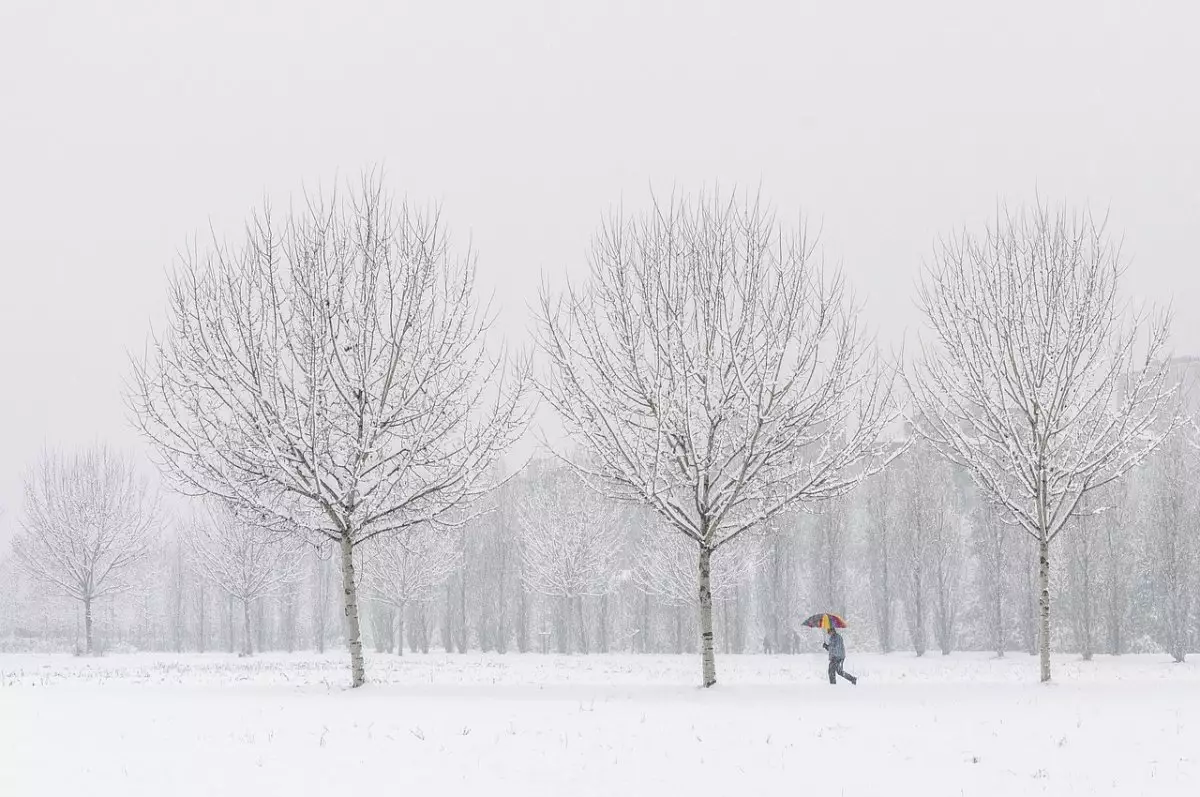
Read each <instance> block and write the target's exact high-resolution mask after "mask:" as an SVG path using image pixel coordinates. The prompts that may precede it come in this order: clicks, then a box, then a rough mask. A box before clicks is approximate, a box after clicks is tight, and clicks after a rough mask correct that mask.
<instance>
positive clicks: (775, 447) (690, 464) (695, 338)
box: [541, 196, 891, 687]
mask: <svg viewBox="0 0 1200 797" xmlns="http://www.w3.org/2000/svg"><path fill="white" fill-rule="evenodd" d="M590 265H591V279H590V282H589V283H588V284H587V285H586V286H585V287H582V288H579V289H577V288H573V287H568V288H567V290H566V292H565V294H564V295H563V296H561V297H560V298H557V299H555V298H552V297H551V296H550V294H549V293H544V294H543V297H542V318H541V347H542V349H543V351H544V352H545V353H546V355H547V357H548V358H549V361H550V370H549V374H548V376H547V379H546V380H545V382H544V384H543V385H542V395H543V396H544V397H545V399H546V400H547V401H548V402H549V403H550V404H551V405H552V406H553V407H554V408H555V410H557V412H558V414H559V415H560V417H561V418H562V420H563V422H564V423H565V426H566V428H567V431H568V432H569V433H570V434H571V435H572V436H573V437H574V439H575V440H576V441H578V442H579V443H580V444H581V445H582V447H583V449H584V453H585V454H586V456H587V462H586V463H584V462H578V463H575V466H576V468H577V469H578V470H579V471H580V473H581V474H583V476H584V478H585V479H586V480H587V481H588V482H589V484H590V485H591V486H592V487H593V488H594V489H596V490H597V491H600V492H602V493H605V494H607V495H610V496H612V497H616V498H620V499H623V500H628V501H634V502H638V503H642V504H644V505H647V506H649V507H650V508H652V509H653V510H654V511H655V512H657V513H658V514H659V516H660V517H661V518H662V519H663V520H664V521H665V523H664V524H663V525H662V526H661V527H659V530H660V531H664V530H670V531H669V533H674V534H679V535H681V536H682V537H683V538H684V539H685V540H687V541H688V542H689V543H690V544H691V545H692V546H693V552H694V554H695V563H694V566H693V568H692V570H693V572H694V574H695V584H694V591H695V592H696V593H697V596H698V600H697V605H698V607H699V629H700V649H701V665H702V667H701V673H702V682H703V684H704V686H706V687H707V686H712V685H713V684H715V683H716V663H715V658H714V651H713V618H712V589H713V583H712V558H713V555H714V554H715V553H716V552H718V551H719V550H720V549H721V548H722V547H724V546H726V545H730V544H732V543H733V542H735V541H736V540H737V539H738V538H739V537H741V536H742V535H744V534H746V533H748V532H750V531H752V530H754V529H759V528H762V527H763V524H764V523H766V522H767V521H768V520H770V519H771V518H773V517H775V516H776V515H779V514H781V513H783V512H785V511H787V510H789V509H795V508H797V507H799V506H801V505H803V504H805V503H809V502H815V501H823V500H826V499H829V498H835V497H838V496H840V495H843V494H845V493H846V492H848V491H849V490H850V489H851V488H852V487H854V486H855V485H856V484H857V483H858V482H859V481H860V480H861V479H862V478H863V477H864V475H866V474H868V473H870V472H872V471H873V470H874V469H876V468H877V467H879V463H880V460H881V457H882V454H883V450H882V446H881V444H880V442H879V435H880V432H881V430H882V429H883V428H884V426H885V425H886V424H887V422H888V421H889V420H890V417H891V416H890V413H889V409H888V408H889V398H890V383H889V382H888V381H887V380H885V379H883V378H881V377H880V376H879V372H878V370H877V369H876V368H875V363H874V360H873V357H872V354H871V349H870V348H869V347H868V345H867V343H866V340H865V339H864V336H863V334H862V332H861V330H860V327H859V322H858V318H859V314H858V308H857V307H856V306H855V305H854V304H853V303H852V302H850V301H847V300H846V299H845V297H844V294H843V289H842V283H841V281H840V279H836V278H835V279H833V280H827V279H825V278H824V276H823V275H822V273H821V271H820V269H819V268H818V266H817V264H816V263H815V262H814V260H813V258H812V249H811V247H810V246H809V244H808V243H807V241H806V240H805V238H804V236H803V234H802V233H793V234H787V233H784V232H783V231H782V230H780V229H779V228H778V227H777V226H776V224H775V221H774V219H773V217H772V215H771V213H770V212H769V211H767V210H765V209H764V208H762V207H761V206H760V205H759V204H758V203H757V202H756V201H754V202H748V203H745V204H743V205H737V204H734V203H729V202H725V201H722V200H721V199H719V198H718V197H715V196H714V197H706V198H703V199H701V200H700V201H699V202H697V203H695V204H691V203H688V202H679V203H672V204H671V205H669V206H665V207H664V206H661V205H657V204H656V205H655V207H654V209H653V210H652V211H651V212H650V213H647V214H645V215H644V216H642V217H640V218H638V219H631V220H623V219H614V220H613V221H611V222H610V223H608V224H606V225H605V226H604V227H603V228H602V229H601V231H600V234H599V235H598V237H597V238H596V240H595V242H594V244H593V247H592V252H591V258H590Z"/></svg>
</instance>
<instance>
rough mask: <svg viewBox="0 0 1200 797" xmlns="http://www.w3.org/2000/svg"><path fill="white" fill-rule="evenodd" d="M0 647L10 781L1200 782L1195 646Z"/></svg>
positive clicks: (111, 787)
mask: <svg viewBox="0 0 1200 797" xmlns="http://www.w3.org/2000/svg"><path fill="white" fill-rule="evenodd" d="M848 665H849V666H848V669H850V670H851V671H852V672H856V673H858V674H860V675H861V676H863V680H862V683H861V684H860V685H859V686H858V687H857V688H855V687H851V686H849V685H842V686H839V687H837V688H833V687H830V686H829V685H828V683H825V682H823V680H822V678H823V667H824V663H823V661H822V660H820V659H819V658H816V657H812V656H796V657H790V656H724V657H720V658H718V668H719V669H718V675H719V677H720V678H721V680H722V684H721V685H720V686H719V687H717V688H716V689H714V690H710V691H708V692H702V691H701V690H699V689H697V688H696V687H695V686H694V684H695V682H696V681H697V678H698V669H699V667H698V661H697V660H696V659H694V658H693V657H690V656H688V657H673V656H665V657H641V656H591V657H574V658H572V657H553V656H551V657H543V656H515V655H508V656H441V655H431V656H420V655H417V656H410V657H405V658H404V659H402V660H399V659H396V658H395V657H390V656H379V655H376V656H373V657H371V659H370V660H369V670H368V674H369V676H370V677H371V678H372V683H371V684H370V685H369V686H367V687H366V688H364V689H360V690H356V691H353V692H352V691H349V690H347V689H345V688H344V683H345V681H346V679H347V672H346V670H347V668H346V666H345V661H344V658H343V656H342V655H340V654H330V655H327V656H317V655H309V654H297V655H294V656H286V655H265V656H259V657H256V658H254V659H238V658H236V657H231V656H225V655H220V654H210V655H190V656H189V655H185V656H167V655H153V656H152V655H135V656H117V655H113V656H109V657H105V658H103V659H99V660H86V659H77V658H72V657H69V656H23V655H0V795H3V796H4V797H27V796H28V797H35V796H38V797H41V796H47V797H53V796H54V795H77V794H87V795H90V797H109V796H110V795H120V797H139V796H140V795H154V796H155V797H165V796H167V795H170V797H186V796H190V795H221V796H222V797H240V795H255V796H256V797H266V796H267V795H277V794H278V795H309V794H312V795H331V794H337V795H351V794H368V793H369V794H380V795H382V794H408V793H418V794H422V795H424V794H430V795H448V796H452V797H454V796H457V795H472V797H478V796H479V795H489V796H490V797H497V796H499V795H522V797H533V796H536V795H555V797H559V796H562V797H585V796H589V795H603V796H604V797H633V796H634V795H662V796H663V797H667V796H669V795H677V794H688V795H689V797H694V796H695V795H738V797H749V796H755V795H769V794H779V795H796V794H819V795H822V797H826V796H828V797H836V796H837V795H907V794H914V795H921V797H933V796H934V795H973V796H975V797H990V796H991V795H1036V794H1053V795H1075V794H1078V795H1110V794H1111V795H1154V796H1155V797H1165V796H1166V795H1195V794H1197V793H1200V792H1198V791H1197V790H1198V788H1200V786H1198V784H1200V666H1198V665H1196V664H1192V663H1188V664H1184V665H1173V664H1170V663H1169V662H1168V661H1167V660H1166V658H1165V657H1160V656H1152V657H1123V658H1120V659H1106V658H1099V659H1097V660H1096V661H1095V662H1092V663H1083V662H1080V661H1078V660H1076V659H1075V657H1070V656H1061V657H1059V658H1058V660H1057V662H1056V678H1057V679H1058V682H1057V684H1055V685H1053V686H1050V687H1043V686H1040V685H1038V684H1037V683H1035V682H1034V680H1035V678H1036V662H1035V660H1033V659H1032V658H1030V657H1029V656H1027V655H1023V654H1011V655H1010V657H1008V658H1007V659H1004V660H996V659H994V658H992V657H990V656H987V655H956V656H951V657H942V656H939V655H932V656H927V657H926V658H924V659H915V658H914V657H912V656H911V655H908V654H893V655H891V656H887V657H883V656H861V657H852V658H851V660H850V661H849V662H848Z"/></svg>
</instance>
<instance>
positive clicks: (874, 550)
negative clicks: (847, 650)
mask: <svg viewBox="0 0 1200 797" xmlns="http://www.w3.org/2000/svg"><path fill="white" fill-rule="evenodd" d="M899 482H900V479H899V477H898V475H897V473H896V469H895V468H894V467H892V468H887V469H885V470H884V471H883V472H882V473H880V474H879V475H878V476H875V477H873V478H872V479H871V480H870V481H869V482H867V483H866V484H865V485H864V486H863V511H864V513H865V518H864V519H863V525H864V528H865V537H866V554H867V565H868V568H869V572H870V574H871V607H872V609H874V614H875V629H876V634H877V636H878V640H879V648H880V650H882V651H883V652H884V653H891V652H892V650H893V649H894V647H895V643H894V642H893V640H892V630H893V622H894V621H893V617H894V614H895V612H894V606H895V602H896V599H897V594H896V593H897V591H898V590H897V585H898V583H899V581H900V574H899V573H897V572H896V571H897V564H898V562H897V549H898V547H899V543H900V540H899V536H900V535H899V528H898V527H899V525H900V508H899V504H900V500H899V499H900V497H899V495H898V493H899V487H900V484H899Z"/></svg>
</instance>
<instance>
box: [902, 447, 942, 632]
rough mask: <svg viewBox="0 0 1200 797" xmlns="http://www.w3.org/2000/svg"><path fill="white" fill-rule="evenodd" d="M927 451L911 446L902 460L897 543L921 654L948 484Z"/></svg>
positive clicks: (907, 615) (911, 627) (907, 609)
mask: <svg viewBox="0 0 1200 797" xmlns="http://www.w3.org/2000/svg"><path fill="white" fill-rule="evenodd" d="M926 452H927V449H924V448H923V447H922V448H914V449H911V450H910V452H909V455H908V456H907V457H905V458H904V459H902V460H901V463H900V467H901V468H902V471H901V473H902V481H901V484H902V487H901V491H902V494H903V498H902V500H901V517H902V518H903V519H902V522H901V524H900V534H899V535H898V536H899V539H898V540H897V546H896V552H897V557H896V558H897V564H898V566H899V567H898V569H899V571H900V572H899V576H900V578H899V581H900V602H901V604H902V605H903V607H904V620H905V624H906V625H907V626H908V638H909V644H911V645H912V648H913V651H914V652H915V653H916V654H917V655H918V656H924V655H925V650H926V648H927V641H926V634H927V631H928V628H929V594H930V579H931V576H930V572H929V571H930V566H931V563H932V559H933V555H932V554H933V535H934V533H935V532H934V529H935V528H936V527H937V526H940V525H941V524H943V523H945V522H946V518H945V513H946V507H945V504H944V501H943V500H942V499H943V496H944V492H943V491H944V490H945V489H946V487H947V486H948V485H946V484H945V483H942V484H937V483H935V482H934V481H933V479H931V478H930V476H931V474H929V473H927V472H926V470H925V469H926V468H927V467H928V466H929V465H930V464H931V463H930V462H929V460H928V457H922V456H920V455H921V454H922V453H926ZM933 478H934V479H935V478H936V476H934V477H933Z"/></svg>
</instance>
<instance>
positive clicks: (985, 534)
mask: <svg viewBox="0 0 1200 797" xmlns="http://www.w3.org/2000/svg"><path fill="white" fill-rule="evenodd" d="M1010 536H1011V532H1009V531H1008V530H1006V529H1005V528H1004V521H1003V519H1002V517H1001V515H1000V513H999V511H998V510H997V508H996V506H995V505H994V504H992V503H991V502H990V501H986V500H985V501H984V502H983V503H982V504H980V505H978V506H976V507H975V510H974V511H973V512H972V513H971V543H972V545H971V547H972V550H973V552H974V554H975V564H976V570H975V573H976V593H977V595H978V596H979V598H980V600H981V602H982V603H983V610H982V614H983V617H984V622H985V624H986V625H987V626H988V630H989V631H990V636H991V642H992V649H993V650H995V651H996V657H997V658H1004V651H1005V648H1006V647H1007V644H1008V623H1007V622H1006V618H1007V617H1008V613H1009V611H1010V603H1011V597H1010V592H1011V589H1010V584H1009V580H1010V579H1009V569H1010V564H1011V560H1012V558H1013V554H1012V552H1011V550H1010V549H1011V548H1012V543H1011V541H1010V540H1009V537H1010Z"/></svg>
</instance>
